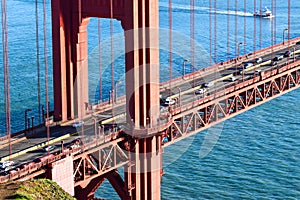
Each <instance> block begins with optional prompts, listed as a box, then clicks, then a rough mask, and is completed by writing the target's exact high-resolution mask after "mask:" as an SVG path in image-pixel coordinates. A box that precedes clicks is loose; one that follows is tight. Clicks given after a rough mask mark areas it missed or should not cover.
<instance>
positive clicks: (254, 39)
mask: <svg viewBox="0 0 300 200" xmlns="http://www.w3.org/2000/svg"><path fill="white" fill-rule="evenodd" d="M255 12H256V0H254V13H255ZM253 52H254V55H255V53H256V16H255V17H254V28H253Z"/></svg>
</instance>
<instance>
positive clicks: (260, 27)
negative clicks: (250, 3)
mask: <svg viewBox="0 0 300 200" xmlns="http://www.w3.org/2000/svg"><path fill="white" fill-rule="evenodd" d="M259 9H260V10H262V0H260V2H259ZM259 18H260V21H259V47H260V49H262V15H260V17H259Z"/></svg>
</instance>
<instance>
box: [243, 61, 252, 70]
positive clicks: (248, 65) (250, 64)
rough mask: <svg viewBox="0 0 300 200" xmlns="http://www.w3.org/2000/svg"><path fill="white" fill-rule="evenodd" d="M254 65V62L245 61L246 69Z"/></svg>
mask: <svg viewBox="0 0 300 200" xmlns="http://www.w3.org/2000/svg"><path fill="white" fill-rule="evenodd" d="M252 66H253V63H252V62H248V63H245V64H244V69H247V68H249V67H252Z"/></svg>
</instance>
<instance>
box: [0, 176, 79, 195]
mask: <svg viewBox="0 0 300 200" xmlns="http://www.w3.org/2000/svg"><path fill="white" fill-rule="evenodd" d="M0 199H18V200H36V199H40V200H57V199H64V200H75V198H74V197H72V196H71V195H69V194H68V193H67V192H65V191H64V190H63V189H62V188H61V187H60V186H59V185H57V183H55V182H53V181H51V180H48V179H36V180H31V181H25V182H19V183H17V182H16V183H13V182H10V183H7V184H5V185H1V188H0Z"/></svg>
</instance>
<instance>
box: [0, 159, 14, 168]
mask: <svg viewBox="0 0 300 200" xmlns="http://www.w3.org/2000/svg"><path fill="white" fill-rule="evenodd" d="M13 164H14V161H11V160H7V161H3V162H0V168H1V169H6V168H7V167H10V166H12V165H13Z"/></svg>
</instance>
